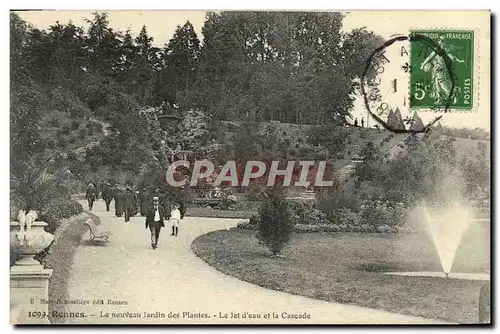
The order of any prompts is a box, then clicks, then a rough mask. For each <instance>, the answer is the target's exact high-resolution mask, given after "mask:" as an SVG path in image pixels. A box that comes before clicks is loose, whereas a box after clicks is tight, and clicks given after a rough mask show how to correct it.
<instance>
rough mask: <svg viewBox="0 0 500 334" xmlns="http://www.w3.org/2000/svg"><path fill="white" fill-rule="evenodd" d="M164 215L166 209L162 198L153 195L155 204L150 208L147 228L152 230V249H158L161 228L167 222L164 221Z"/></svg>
mask: <svg viewBox="0 0 500 334" xmlns="http://www.w3.org/2000/svg"><path fill="white" fill-rule="evenodd" d="M164 216H165V211H164V209H163V207H162V206H161V205H160V199H159V198H158V197H153V206H152V207H151V208H150V209H149V210H148V213H147V215H146V228H149V231H150V232H151V248H152V249H156V248H157V247H158V240H159V239H160V231H161V228H162V227H165V223H164V221H163V217H164Z"/></svg>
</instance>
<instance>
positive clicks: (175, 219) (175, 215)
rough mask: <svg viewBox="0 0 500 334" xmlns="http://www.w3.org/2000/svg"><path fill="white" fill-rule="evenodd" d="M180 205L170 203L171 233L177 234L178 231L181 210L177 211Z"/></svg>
mask: <svg viewBox="0 0 500 334" xmlns="http://www.w3.org/2000/svg"><path fill="white" fill-rule="evenodd" d="M179 207H180V205H179V204H177V203H175V204H174V205H172V211H171V212H170V223H171V224H172V235H175V236H177V234H178V233H179V222H180V220H181V212H180V211H179Z"/></svg>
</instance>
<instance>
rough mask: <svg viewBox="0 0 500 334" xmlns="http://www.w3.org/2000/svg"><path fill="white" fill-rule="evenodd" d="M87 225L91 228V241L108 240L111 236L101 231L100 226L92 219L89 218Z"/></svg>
mask: <svg viewBox="0 0 500 334" xmlns="http://www.w3.org/2000/svg"><path fill="white" fill-rule="evenodd" d="M85 225H87V227H88V228H89V232H90V241H106V242H107V241H108V239H109V236H108V235H107V234H104V233H102V232H100V231H99V228H98V227H97V225H96V224H95V222H94V221H93V220H92V219H90V218H89V219H87V220H86V221H85Z"/></svg>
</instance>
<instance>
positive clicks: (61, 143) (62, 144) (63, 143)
mask: <svg viewBox="0 0 500 334" xmlns="http://www.w3.org/2000/svg"><path fill="white" fill-rule="evenodd" d="M57 144H58V145H59V146H60V147H61V148H66V147H67V146H68V138H66V137H65V136H61V137H59V138H58V139H57Z"/></svg>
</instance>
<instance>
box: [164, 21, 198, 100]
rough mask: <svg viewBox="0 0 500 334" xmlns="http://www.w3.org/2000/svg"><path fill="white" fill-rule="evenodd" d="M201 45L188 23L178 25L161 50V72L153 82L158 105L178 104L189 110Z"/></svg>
mask: <svg viewBox="0 0 500 334" xmlns="http://www.w3.org/2000/svg"><path fill="white" fill-rule="evenodd" d="M199 56H200V41H199V40H198V36H197V35H196V32H195V31H194V27H193V25H192V24H191V22H189V21H187V22H186V23H185V24H184V25H183V26H182V27H181V26H180V25H179V26H177V29H176V30H175V32H174V36H173V37H172V38H171V39H170V41H169V42H168V44H167V45H166V46H165V48H164V50H163V54H162V55H161V59H162V61H163V65H164V68H163V69H162V70H161V71H160V72H159V73H158V76H157V79H156V80H155V81H156V83H155V92H156V94H157V95H158V97H157V100H158V101H159V102H163V101H166V102H170V103H174V102H178V101H179V100H180V101H181V105H183V106H184V107H186V108H188V107H191V106H192V104H191V99H189V96H190V91H192V90H193V86H194V82H195V81H196V78H197V71H198V70H197V66H198V58H199Z"/></svg>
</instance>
